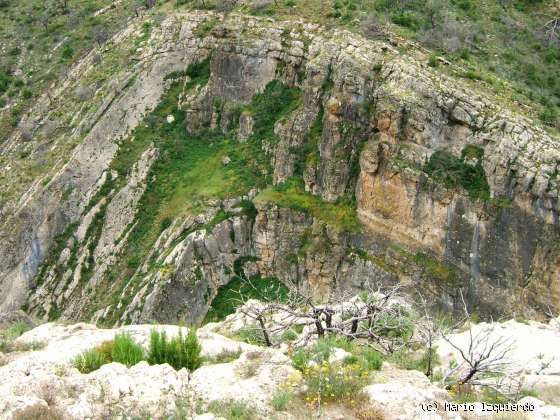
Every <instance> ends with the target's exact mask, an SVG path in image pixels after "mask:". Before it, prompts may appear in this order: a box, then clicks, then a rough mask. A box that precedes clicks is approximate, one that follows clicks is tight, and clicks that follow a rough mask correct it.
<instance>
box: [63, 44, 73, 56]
mask: <svg viewBox="0 0 560 420" xmlns="http://www.w3.org/2000/svg"><path fill="white" fill-rule="evenodd" d="M73 56H74V49H73V48H72V47H71V46H70V45H69V44H66V45H64V48H62V58H63V59H65V60H69V59H71V58H72V57H73Z"/></svg>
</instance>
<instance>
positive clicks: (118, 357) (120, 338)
mask: <svg viewBox="0 0 560 420" xmlns="http://www.w3.org/2000/svg"><path fill="white" fill-rule="evenodd" d="M111 358H112V360H113V362H117V363H122V364H123V365H126V366H127V367H131V366H134V365H135V364H137V363H139V362H141V361H142V360H144V349H143V348H142V347H141V346H139V345H138V344H136V342H135V341H134V340H133V339H132V337H131V336H130V334H127V333H122V334H117V335H115V338H114V340H113V348H112V350H111Z"/></svg>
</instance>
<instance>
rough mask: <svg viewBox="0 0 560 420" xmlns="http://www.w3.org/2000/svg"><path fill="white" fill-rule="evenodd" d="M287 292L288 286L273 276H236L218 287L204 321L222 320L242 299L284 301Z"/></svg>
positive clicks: (286, 297)
mask: <svg viewBox="0 0 560 420" xmlns="http://www.w3.org/2000/svg"><path fill="white" fill-rule="evenodd" d="M288 292H289V291H288V288H287V287H286V286H284V285H283V284H282V283H281V282H280V281H278V280H277V279H275V278H273V277H253V278H251V279H250V280H249V279H245V278H243V277H241V276H236V277H234V278H233V280H231V281H230V282H229V283H228V284H226V285H225V286H222V287H220V288H219V289H218V294H217V295H216V297H215V298H214V300H213V301H212V306H211V307H210V309H209V310H208V313H207V314H206V318H205V320H204V323H207V322H217V321H221V320H223V319H224V318H225V317H226V316H228V315H230V314H232V313H234V312H235V310H236V309H237V308H238V307H239V306H241V305H242V304H243V302H242V299H245V300H246V299H258V300H262V301H276V302H286V301H287V299H288Z"/></svg>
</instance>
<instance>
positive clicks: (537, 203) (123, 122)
mask: <svg viewBox="0 0 560 420" xmlns="http://www.w3.org/2000/svg"><path fill="white" fill-rule="evenodd" d="M141 28H142V22H141V21H137V22H135V23H134V24H132V25H131V26H130V27H129V28H127V29H126V30H125V31H124V32H122V33H120V34H119V35H117V36H116V37H115V38H114V39H112V40H111V41H110V42H109V43H108V44H107V45H106V46H105V47H104V50H103V51H94V52H92V53H91V54H90V55H89V56H88V57H86V58H85V59H84V60H83V61H82V62H81V63H80V64H79V65H77V66H76V67H75V68H74V69H73V70H72V72H71V74H70V75H69V77H68V80H67V81H66V82H65V83H64V84H63V85H62V86H57V87H56V88H55V89H54V90H53V92H50V93H49V95H45V96H44V97H43V98H42V99H41V100H40V101H39V102H38V103H37V106H36V107H35V108H34V109H33V110H32V111H31V112H30V114H29V115H27V116H26V120H25V123H26V124H31V126H32V127H33V140H32V141H31V142H29V143H26V142H24V141H23V139H22V138H21V135H20V134H17V133H16V134H15V135H14V136H13V137H12V138H10V139H8V141H7V142H6V145H5V147H4V149H3V150H2V154H4V155H5V156H8V157H10V156H12V157H13V158H14V162H16V156H18V155H19V154H21V153H22V151H25V153H27V155H28V156H30V158H34V159H36V160H38V161H42V164H43V165H42V169H41V171H40V173H39V175H38V176H35V177H31V179H30V177H26V176H24V171H25V168H22V167H18V166H17V165H16V164H15V163H14V167H13V168H11V169H10V170H11V171H13V175H12V178H13V180H14V182H12V183H11V184H10V186H9V187H6V188H7V193H6V194H5V195H4V196H5V197H6V198H5V201H4V202H3V203H2V207H1V208H0V211H1V213H0V214H1V215H2V218H1V226H0V235H1V236H0V237H1V241H0V286H1V287H0V308H2V309H5V308H10V307H18V306H20V305H25V306H26V308H27V309H28V310H30V311H31V312H33V313H35V314H37V315H40V316H44V317H45V318H51V319H52V318H56V317H58V316H63V317H65V318H72V319H92V318H94V319H96V320H100V321H103V320H104V321H106V322H111V323H113V322H121V323H125V322H131V321H134V322H139V321H150V320H153V319H157V320H159V321H162V322H171V321H175V320H177V319H178V318H181V319H185V320H187V321H201V320H202V319H203V317H204V316H205V314H206V311H207V309H208V306H209V304H210V303H211V301H212V299H213V297H214V296H215V295H216V293H217V291H218V289H219V288H220V287H221V286H223V285H226V284H227V283H228V282H229V281H230V279H231V278H232V277H233V276H235V275H238V276H239V275H243V276H261V277H276V278H278V279H279V280H280V281H282V282H284V283H293V284H296V285H298V286H299V287H302V288H306V289H308V290H310V291H311V292H312V293H313V294H315V295H317V296H318V297H320V296H324V295H325V294H328V293H331V292H335V291H336V290H341V289H355V290H359V289H360V287H361V286H363V284H364V283H366V282H374V281H382V282H386V283H390V282H398V281H411V282H414V283H416V284H418V288H417V289H418V290H421V291H424V292H425V294H427V295H428V296H429V297H430V298H431V299H432V300H433V301H434V302H437V303H438V304H439V305H441V307H443V308H445V309H453V308H454V307H455V305H456V304H457V303H458V301H459V291H460V290H462V291H463V292H464V294H465V296H466V297H467V298H468V302H469V305H471V306H472V307H473V308H475V309H476V310H477V311H479V312H480V313H482V314H483V315H488V314H502V313H522V312H526V313H528V314H531V315H534V314H535V313H538V312H542V311H543V310H545V309H546V308H548V307H550V308H553V309H555V310H556V311H557V310H559V309H560V247H559V244H560V230H559V219H558V211H559V210H560V203H559V200H558V198H559V179H558V168H559V165H560V151H559V149H558V144H559V143H558V142H559V139H558V137H557V136H556V135H553V134H549V133H547V132H545V131H544V130H542V129H540V128H539V127H538V126H537V125H536V124H535V123H534V122H532V121H530V120H528V119H526V118H524V117H522V116H520V115H517V114H516V113H515V112H514V111H512V110H508V109H506V108H505V107H504V106H499V105H497V100H496V98H495V97H494V96H493V94H492V93H488V92H486V90H485V89H484V88H480V89H478V88H476V89H475V87H474V85H473V84H467V82H461V81H458V80H456V79H452V78H449V77H445V76H442V75H440V74H438V73H437V72H436V70H434V69H431V68H430V67H428V66H426V65H425V64H423V63H422V62H421V61H419V60H417V59H415V58H413V57H410V56H407V55H401V53H400V52H399V50H398V48H397V47H398V46H395V45H393V44H392V43H389V42H385V41H366V40H364V39H362V38H360V37H358V36H355V35H353V34H351V33H349V32H346V31H342V30H331V31H325V30H324V28H321V27H319V26H317V25H311V24H306V23H302V22H276V21H272V20H270V19H262V18H255V17H246V16H242V15H235V14H232V15H229V16H227V17H224V16H223V15H220V14H214V13H210V12H208V13H201V12H200V13H194V12H193V13H188V14H172V15H167V16H165V18H164V19H163V20H162V21H161V22H158V24H157V25H153V29H152V31H151V33H150V34H149V36H147V37H146V36H145V35H146V34H145V33H143V32H142V29H141ZM139 39H140V41H138V40H139ZM130 45H135V48H133V49H130ZM123 62H124V64H123ZM100 74H103V75H104V76H103V77H100V76H99V75H100ZM108 75H110V77H108ZM84 84H92V85H95V86H96V93H95V95H94V98H93V99H92V100H91V101H90V102H89V103H88V104H87V106H86V105H83V104H82V105H80V104H79V103H78V102H79V101H78V100H77V99H76V98H75V96H74V95H72V92H74V91H75V89H76V88H77V87H79V86H82V85H84ZM275 101H276V102H275ZM53 124H54V125H55V126H56V127H58V128H57V129H54V130H53V128H52V127H53ZM172 136H175V137H172ZM198 156H201V157H200V159H199V160H196V159H198ZM193 168H194V169H193ZM197 168H198V169H197ZM236 168H239V171H238V172H236ZM195 170H199V172H197V173H204V176H203V177H199V178H194V177H190V176H191V175H190V174H191V173H192V171H195ZM171 173H172V174H175V175H176V177H175V175H174V177H171V176H170V175H169V174H171ZM216 174H218V175H216ZM177 177H179V178H180V181H177ZM16 181H17V182H16ZM195 181H196V182H195ZM214 181H216V182H214ZM197 182H200V183H203V185H202V186H199V187H196V185H195V186H193V184H196V183H197ZM216 185H219V187H216ZM224 185H226V186H228V188H227V190H226V189H225V188H224ZM195 187H196V188H195ZM193 188H195V189H194V190H193ZM170 189H172V191H173V192H172V193H169V190H170ZM162 203H163V204H162ZM163 205H164V206H165V207H162V206H163Z"/></svg>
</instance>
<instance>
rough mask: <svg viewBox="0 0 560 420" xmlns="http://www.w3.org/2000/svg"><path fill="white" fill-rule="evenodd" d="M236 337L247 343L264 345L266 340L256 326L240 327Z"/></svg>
mask: <svg viewBox="0 0 560 420" xmlns="http://www.w3.org/2000/svg"><path fill="white" fill-rule="evenodd" d="M236 338H237V339H238V340H240V341H243V342H245V343H248V344H254V345H256V346H265V345H266V342H265V341H264V337H263V334H262V332H261V331H260V330H259V329H258V328H241V329H240V330H239V331H237V334H236Z"/></svg>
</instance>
